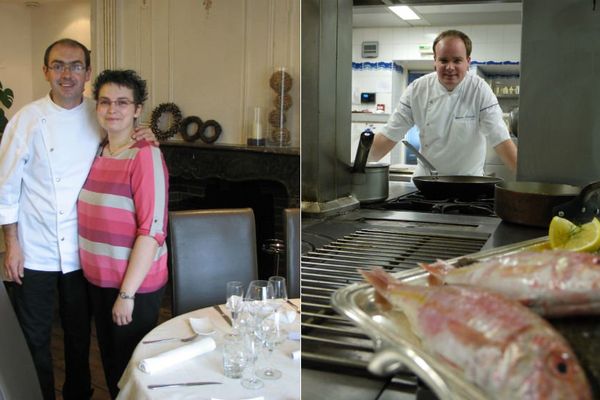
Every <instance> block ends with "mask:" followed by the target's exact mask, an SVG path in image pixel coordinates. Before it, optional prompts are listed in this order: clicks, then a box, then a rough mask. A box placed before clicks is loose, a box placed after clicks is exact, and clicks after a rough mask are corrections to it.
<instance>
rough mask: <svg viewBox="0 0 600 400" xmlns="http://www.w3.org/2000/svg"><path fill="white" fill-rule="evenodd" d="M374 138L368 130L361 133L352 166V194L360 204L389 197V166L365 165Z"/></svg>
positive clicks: (380, 164)
mask: <svg viewBox="0 0 600 400" xmlns="http://www.w3.org/2000/svg"><path fill="white" fill-rule="evenodd" d="M374 136H375V134H374V133H373V132H372V131H371V130H370V129H366V130H365V131H363V132H362V133H361V135H360V141H359V143H358V150H357V151H356V157H355V159H354V164H353V165H352V194H353V195H354V197H356V198H357V200H358V201H360V202H361V203H374V202H377V201H382V200H385V199H387V197H388V195H389V176H390V166H389V164H385V163H367V158H368V157H369V151H370V150H371V145H372V144H373V138H374Z"/></svg>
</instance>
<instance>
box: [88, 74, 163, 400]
mask: <svg viewBox="0 0 600 400" xmlns="http://www.w3.org/2000/svg"><path fill="white" fill-rule="evenodd" d="M93 90H94V98H95V100H96V101H97V103H96V115H97V118H98V121H99V123H100V125H101V126H102V127H103V128H104V129H105V130H106V131H107V133H108V140H107V141H106V142H105V143H103V144H102V145H101V146H100V148H99V150H98V154H97V156H96V158H95V160H94V163H93V165H92V169H91V170H90V174H89V175H88V177H87V180H86V182H85V184H84V186H83V189H82V190H81V193H80V195H79V201H78V204H77V211H78V218H79V227H78V228H79V255H80V260H81V267H82V269H83V272H84V275H85V277H86V278H87V280H88V281H89V283H90V285H89V286H90V298H91V301H92V306H93V312H94V318H95V322H96V332H97V336H98V343H99V346H100V353H101V357H102V364H103V367H104V374H105V376H106V381H107V384H108V388H109V391H110V394H111V397H112V398H115V397H116V396H117V394H118V392H119V389H118V387H117V383H118V381H119V378H120V377H121V375H122V373H123V371H124V370H125V368H126V366H127V363H128V361H129V359H130V358H131V355H132V353H133V350H134V349H135V347H136V345H137V343H138V342H139V341H140V340H141V339H142V337H144V336H145V335H146V334H147V333H148V332H149V331H150V330H152V328H153V327H154V326H156V323H157V321H158V313H159V309H160V304H161V299H162V295H163V292H164V288H165V284H166V282H167V277H168V272H167V245H166V243H165V237H166V232H165V229H166V225H167V195H168V172H167V168H166V165H165V162H164V159H163V157H162V154H161V152H160V150H159V149H158V148H157V147H155V146H154V145H152V144H150V143H149V142H146V141H140V142H135V141H134V140H132V139H131V134H132V132H133V131H134V127H135V125H136V120H137V118H138V117H139V116H140V113H141V111H142V105H143V103H144V101H145V100H146V97H147V92H146V82H145V81H143V80H142V79H141V78H140V77H139V76H138V75H137V74H136V73H135V72H134V71H131V70H127V71H123V70H107V71H104V72H102V73H101V74H100V75H99V76H98V78H97V79H96V81H95V83H94V88H93Z"/></svg>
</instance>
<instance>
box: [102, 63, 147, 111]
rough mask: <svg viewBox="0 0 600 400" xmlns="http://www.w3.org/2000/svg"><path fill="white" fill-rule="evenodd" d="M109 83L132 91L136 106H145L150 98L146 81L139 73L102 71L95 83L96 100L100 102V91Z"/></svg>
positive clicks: (114, 70) (116, 70)
mask: <svg viewBox="0 0 600 400" xmlns="http://www.w3.org/2000/svg"><path fill="white" fill-rule="evenodd" d="M107 83H114V84H115V85H118V86H124V87H126V88H129V89H131V90H132V91H133V101H134V102H135V104H136V105H142V104H144V102H145V101H146V99H147V98H148V91H147V90H146V81H145V80H143V79H142V78H140V76H139V75H138V74H137V72H135V71H133V70H131V69H128V70H121V69H107V70H105V71H102V72H101V73H100V75H98V77H97V78H96V80H95V81H94V100H96V101H98V94H99V93H100V89H101V88H102V86H104V85H106V84H107Z"/></svg>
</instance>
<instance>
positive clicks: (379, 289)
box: [359, 267, 395, 310]
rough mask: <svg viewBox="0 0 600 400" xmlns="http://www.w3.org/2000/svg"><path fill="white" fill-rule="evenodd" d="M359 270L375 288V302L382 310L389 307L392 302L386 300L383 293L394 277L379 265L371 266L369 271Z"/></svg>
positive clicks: (386, 290)
mask: <svg viewBox="0 0 600 400" xmlns="http://www.w3.org/2000/svg"><path fill="white" fill-rule="evenodd" d="M359 272H360V273H361V274H362V276H363V277H364V278H365V279H366V280H367V282H369V283H370V284H371V285H373V287H374V288H375V302H376V303H377V304H379V306H381V307H382V308H383V309H384V310H389V309H391V308H392V304H391V303H390V302H389V301H388V300H387V298H386V297H385V294H386V293H387V292H388V285H389V284H390V283H392V282H394V281H395V279H394V278H393V277H392V276H391V275H390V274H388V273H387V272H385V271H384V270H383V268H381V267H376V268H373V269H372V270H370V271H368V270H364V269H360V270H359Z"/></svg>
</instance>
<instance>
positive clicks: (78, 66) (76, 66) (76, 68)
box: [48, 62, 86, 74]
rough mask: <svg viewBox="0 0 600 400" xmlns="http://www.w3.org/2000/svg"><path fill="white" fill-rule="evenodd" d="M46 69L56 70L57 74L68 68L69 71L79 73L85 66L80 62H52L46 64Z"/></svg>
mask: <svg viewBox="0 0 600 400" xmlns="http://www.w3.org/2000/svg"><path fill="white" fill-rule="evenodd" d="M48 69H50V70H52V71H54V72H56V73H57V74H62V73H63V72H65V69H68V70H69V71H70V72H73V73H77V74H80V73H82V72H83V71H85V70H86V66H85V65H83V64H82V63H80V62H76V63H72V64H65V63H58V62H57V63H53V64H52V65H49V66H48Z"/></svg>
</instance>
